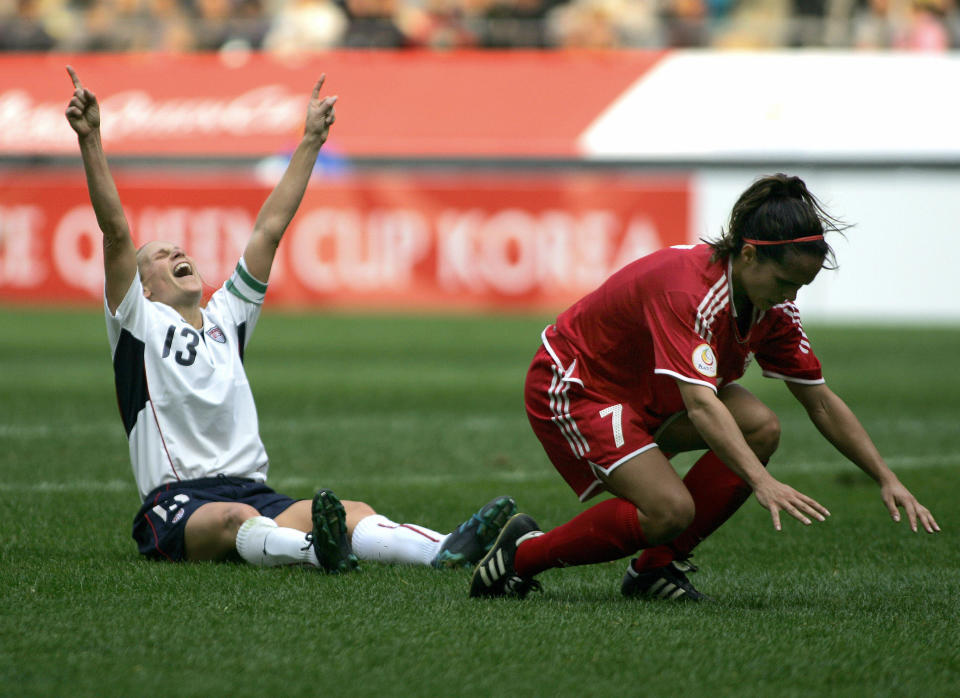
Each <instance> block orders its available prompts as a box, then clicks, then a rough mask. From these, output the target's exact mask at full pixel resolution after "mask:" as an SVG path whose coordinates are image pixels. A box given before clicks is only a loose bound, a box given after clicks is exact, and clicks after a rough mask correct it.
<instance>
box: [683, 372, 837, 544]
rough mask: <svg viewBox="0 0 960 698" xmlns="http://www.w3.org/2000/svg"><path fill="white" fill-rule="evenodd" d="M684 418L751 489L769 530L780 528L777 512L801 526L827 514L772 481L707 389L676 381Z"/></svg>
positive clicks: (730, 415)
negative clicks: (766, 515) (770, 522)
mask: <svg viewBox="0 0 960 698" xmlns="http://www.w3.org/2000/svg"><path fill="white" fill-rule="evenodd" d="M677 386H678V387H679V388H680V395H681V397H682V398H683V403H684V406H685V407H686V408H687V416H688V417H689V418H690V421H691V422H692V423H693V426H694V427H696V429H697V431H698V432H699V433H700V436H702V437H703V440H704V441H705V442H706V443H707V445H708V446H709V447H710V448H711V449H712V450H713V452H714V453H716V454H717V456H718V457H719V458H720V460H722V461H723V462H724V464H725V465H726V466H727V467H728V468H730V469H731V470H732V471H734V472H735V473H736V474H737V475H739V476H740V477H741V478H743V479H744V480H745V481H746V482H747V484H748V485H750V487H751V488H752V489H753V493H754V494H755V495H756V497H757V501H759V502H760V504H761V505H762V506H763V507H765V508H766V509H767V510H768V511H769V512H770V517H771V518H772V519H773V527H774V528H775V529H777V530H778V531H779V530H780V529H781V524H780V512H781V511H785V512H787V513H788V514H790V516H792V517H794V518H795V519H798V520H799V521H801V522H803V523H804V524H808V525H809V524H810V523H812V522H811V520H810V518H811V517H812V518H815V519H817V520H818V521H824V520H825V519H824V517H826V516H829V515H830V512H829V511H827V509H826V507H824V506H823V505H822V504H820V503H819V502H817V501H816V500H815V499H813V498H811V497H808V496H807V495H805V494H803V493H802V492H798V491H797V490H795V489H793V488H792V487H790V486H789V485H786V484H784V483H782V482H780V481H779V480H777V479H776V478H774V477H773V476H772V475H771V474H770V473H769V472H767V469H766V468H764V467H763V464H762V463H761V462H760V461H759V459H758V458H757V456H756V455H755V454H754V452H753V451H752V450H751V449H750V446H749V445H748V444H747V441H746V439H744V437H743V433H742V432H741V431H740V427H739V426H737V422H736V420H735V419H734V418H733V415H732V414H730V411H729V410H728V409H727V408H726V406H725V405H724V404H723V402H721V400H720V399H719V398H718V397H717V395H716V393H714V392H713V390H711V389H710V388H708V387H706V386H702V385H697V384H695V383H688V382H686V381H682V380H678V381H677Z"/></svg>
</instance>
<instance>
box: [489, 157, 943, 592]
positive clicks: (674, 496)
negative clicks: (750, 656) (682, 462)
mask: <svg viewBox="0 0 960 698" xmlns="http://www.w3.org/2000/svg"><path fill="white" fill-rule="evenodd" d="M838 227H839V225H838V222H837V221H836V220H835V219H834V218H832V217H831V216H830V215H828V214H827V213H826V212H825V211H824V210H823V208H822V207H821V206H820V204H819V202H818V201H817V200H816V199H815V198H814V197H813V195H812V194H811V193H810V192H809V191H808V189H807V187H806V185H805V184H804V182H803V181H802V180H800V179H799V178H797V177H789V176H786V175H783V174H778V175H773V176H769V177H764V178H762V179H759V180H757V181H756V182H755V183H754V184H753V185H752V186H750V187H749V188H748V189H747V190H746V191H745V192H744V193H743V194H742V195H741V196H740V198H739V200H738V201H737V203H736V205H735V206H734V208H733V211H732V213H731V217H730V224H729V228H728V230H727V231H726V232H725V233H724V234H723V235H722V236H721V238H720V239H719V240H716V241H713V242H710V243H709V244H701V245H679V246H676V247H671V248H669V249H664V250H660V251H658V252H655V253H653V254H651V255H648V256H646V257H643V258H641V259H638V260H636V261H634V262H633V263H631V264H629V265H627V266H626V267H624V268H623V269H621V270H620V271H618V272H617V273H615V274H614V275H613V276H611V277H610V278H609V279H608V280H607V281H606V282H605V283H604V284H603V285H601V286H600V287H599V288H598V289H597V290H596V291H594V292H592V293H590V294H589V295H587V296H585V297H584V298H582V299H581V300H580V301H578V302H577V303H575V304H574V305H573V306H572V307H570V308H569V309H568V310H566V311H565V312H563V313H562V314H561V315H560V316H559V317H558V318H557V321H556V323H555V324H553V325H551V326H549V327H547V328H546V329H545V330H544V331H543V334H542V346H541V347H540V349H539V351H538V352H537V354H536V356H535V358H534V360H533V363H532V365H531V366H530V370H529V373H528V375H527V382H526V390H525V398H526V407H527V414H528V416H529V418H530V423H531V425H532V426H533V430H534V432H535V433H536V435H537V437H538V438H539V439H540V441H541V443H542V444H543V447H544V449H545V450H546V452H547V454H548V455H549V457H550V460H551V461H552V462H553V464H554V466H555V467H556V468H557V470H558V471H559V472H560V474H561V475H562V476H563V478H564V479H565V480H566V481H567V484H569V485H570V487H571V488H572V489H573V491H574V492H576V494H577V495H578V497H579V498H580V500H581V501H586V500H587V499H589V498H591V497H592V496H594V495H596V494H599V493H600V492H608V493H610V494H612V495H613V497H612V498H609V499H606V500H604V501H602V502H600V503H599V504H596V505H595V506H593V507H591V508H590V509H587V510H586V511H584V512H583V513H581V514H580V515H578V516H576V517H575V518H573V519H572V520H570V521H568V522H567V523H565V524H563V525H561V526H558V527H557V528H555V529H553V530H551V531H548V532H546V533H543V532H541V531H540V530H539V528H538V526H537V524H536V523H535V522H534V520H533V519H532V518H530V517H529V516H527V515H526V514H518V515H516V516H515V517H513V519H511V521H510V522H509V523H508V524H507V526H506V527H504V530H503V531H502V532H501V534H500V537H499V539H498V541H497V542H496V543H495V545H494V547H493V548H492V549H491V550H490V552H489V553H488V555H487V556H486V557H485V558H484V559H483V560H482V561H481V563H480V564H479V565H478V566H477V569H476V570H475V572H474V575H473V580H472V585H471V592H470V593H471V596H503V595H515V596H524V595H525V594H526V593H527V592H528V591H529V589H530V588H531V587H535V586H538V583H537V582H536V581H535V580H534V579H533V577H534V575H536V574H538V573H539V572H542V571H544V570H547V569H550V568H553V567H564V566H569V565H585V564H590V563H596V562H605V561H609V560H615V559H617V558H621V557H624V556H627V555H632V554H633V553H635V552H637V551H638V550H643V553H642V554H641V555H640V557H638V558H636V559H634V560H632V561H631V563H630V564H629V566H628V568H627V573H626V575H625V577H624V579H623V584H622V592H623V593H624V594H625V595H627V596H638V595H643V596H656V597H664V598H685V599H692V600H699V599H701V598H703V595H702V594H700V593H699V592H698V591H697V590H696V589H695V588H694V587H693V586H692V585H691V584H690V581H689V579H688V578H687V576H686V574H685V573H686V572H689V571H692V570H693V569H695V568H693V566H692V565H690V564H689V563H688V562H686V560H687V558H688V557H689V555H690V553H691V551H692V550H693V548H694V547H695V546H696V545H697V544H698V543H699V542H700V541H702V540H703V539H704V538H706V537H707V536H709V535H710V534H711V533H712V532H713V531H715V530H716V529H717V527H718V526H720V525H721V524H723V522H724V521H726V520H727V519H728V518H730V516H731V515H733V513H734V512H735V511H736V510H737V509H738V508H739V507H740V505H741V504H743V502H744V501H746V499H747V498H748V497H749V495H750V493H751V492H753V493H754V494H755V495H756V497H757V501H758V502H760V504H761V505H762V506H764V507H765V508H766V509H768V510H769V512H770V515H771V517H772V519H773V526H774V528H776V529H777V530H780V527H781V521H780V513H781V512H786V513H787V514H789V515H790V516H793V517H794V518H796V519H799V520H800V521H801V522H803V523H804V524H810V523H812V521H813V520H818V521H823V520H824V519H825V517H826V516H829V512H828V511H827V509H826V507H824V506H823V505H821V504H820V503H819V502H817V501H816V500H814V499H812V498H811V497H809V496H807V495H805V494H803V493H802V492H798V491H797V490H795V489H793V488H792V487H790V486H789V485H786V484H784V483H782V482H780V481H779V480H777V479H776V478H774V477H773V476H772V475H770V474H769V473H768V472H767V470H766V469H765V467H764V466H765V465H766V463H767V462H768V460H769V459H770V457H771V456H772V455H773V453H774V451H776V449H777V445H778V442H779V438H780V425H779V422H778V420H777V417H776V415H775V414H774V413H773V412H772V411H771V410H770V409H769V408H768V407H767V406H766V405H764V404H763V403H762V402H760V400H758V399H757V398H756V397H755V396H754V395H752V394H751V393H750V392H749V391H747V390H746V389H745V388H743V387H742V386H740V385H738V384H737V383H736V382H735V381H736V380H737V379H738V378H740V377H741V376H742V375H743V374H744V371H745V370H746V367H747V366H748V365H749V364H750V363H751V361H753V360H754V359H756V361H757V363H758V364H759V365H760V368H761V369H762V370H763V374H764V375H765V376H768V377H771V378H779V379H781V380H783V381H784V382H785V383H786V385H787V387H788V388H789V389H790V391H791V392H792V393H793V395H794V397H796V398H797V400H798V401H799V402H800V403H801V404H802V405H803V406H804V408H805V409H806V410H807V414H808V415H809V416H810V419H811V420H812V421H813V423H814V424H815V425H816V427H817V429H819V431H820V432H821V433H822V434H823V435H824V436H825V437H826V438H827V439H828V440H829V441H830V442H831V443H832V444H833V445H834V446H835V447H836V448H837V449H838V450H839V451H840V452H841V453H842V454H843V455H844V456H846V457H847V458H849V459H850V460H852V461H853V462H854V463H855V464H856V465H857V466H859V467H860V468H861V469H863V470H864V471H865V472H866V473H867V474H868V475H870V476H871V477H872V478H873V479H874V480H876V482H877V483H878V484H879V486H880V495H881V498H882V499H883V502H884V504H885V505H886V507H887V509H888V510H889V512H890V516H891V517H892V518H893V520H894V521H899V519H900V512H899V509H901V508H902V509H903V510H904V511H905V512H906V514H907V518H908V520H909V522H910V526H911V528H912V529H913V530H914V531H916V530H917V527H918V525H919V526H922V527H923V528H924V529H925V530H926V531H927V532H930V533H933V532H934V531H939V530H940V529H939V527H938V525H937V522H936V521H935V520H934V518H933V516H932V514H931V513H930V512H929V511H928V510H927V509H926V508H925V507H924V506H922V505H921V504H920V503H919V502H918V501H917V499H916V498H915V497H914V496H913V495H912V494H911V493H910V491H909V490H907V488H906V487H904V486H903V485H902V484H901V483H900V481H899V480H898V479H897V477H896V476H895V475H894V474H893V472H891V471H890V469H889V468H888V467H887V466H886V464H885V463H884V461H883V459H882V457H881V456H880V454H879V453H878V451H877V449H876V447H875V446H874V444H873V442H872V441H871V440H870V437H869V436H868V435H867V433H866V431H865V430H864V429H863V427H862V426H861V425H860V422H859V421H858V420H857V418H856V417H855V416H854V414H853V413H852V412H851V411H850V409H849V408H848V407H847V405H846V404H845V403H844V402H843V401H842V400H841V399H840V398H839V397H837V395H835V394H834V393H833V391H831V390H830V388H828V387H827V385H826V383H825V382H824V379H823V376H822V373H821V370H820V362H819V361H818V360H817V357H816V356H815V355H814V353H813V350H812V349H811V346H810V342H809V341H808V340H807V336H806V334H804V331H803V327H802V326H801V324H800V316H799V313H798V311H797V307H796V306H795V305H794V303H793V301H794V300H795V299H796V296H797V292H798V291H799V290H800V288H801V287H802V286H805V285H807V284H809V283H811V282H812V281H813V280H814V279H815V278H816V276H817V273H818V272H819V271H820V269H821V268H823V266H824V264H825V263H826V262H827V261H828V260H830V259H831V258H832V250H831V249H830V247H829V245H828V244H827V243H826V241H825V240H824V233H825V232H829V231H836V230H837V229H838ZM699 449H707V452H706V454H705V455H704V456H703V457H701V458H700V459H699V460H698V461H697V462H696V464H695V465H694V466H693V467H692V468H691V470H690V471H689V472H688V474H687V475H686V477H684V478H683V479H682V480H681V479H680V477H679V476H678V475H677V473H676V472H675V471H674V469H673V468H672V467H671V465H670V462H669V460H668V458H669V457H670V454H674V453H678V452H681V451H691V450H699Z"/></svg>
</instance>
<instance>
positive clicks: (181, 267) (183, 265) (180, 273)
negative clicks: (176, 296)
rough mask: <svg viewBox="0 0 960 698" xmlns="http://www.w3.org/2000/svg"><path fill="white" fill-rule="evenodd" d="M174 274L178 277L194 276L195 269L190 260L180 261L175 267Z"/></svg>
mask: <svg viewBox="0 0 960 698" xmlns="http://www.w3.org/2000/svg"><path fill="white" fill-rule="evenodd" d="M173 275H174V276H175V277H176V278H178V279H182V278H183V277H184V276H192V275H193V269H192V268H191V266H190V263H189V262H180V264H178V265H177V266H175V267H174V268H173Z"/></svg>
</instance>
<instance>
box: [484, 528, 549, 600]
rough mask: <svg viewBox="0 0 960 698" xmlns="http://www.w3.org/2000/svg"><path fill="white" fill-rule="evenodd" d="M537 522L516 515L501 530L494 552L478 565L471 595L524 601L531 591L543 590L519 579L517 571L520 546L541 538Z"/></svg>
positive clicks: (522, 578)
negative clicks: (516, 565) (512, 598)
mask: <svg viewBox="0 0 960 698" xmlns="http://www.w3.org/2000/svg"><path fill="white" fill-rule="evenodd" d="M541 535H543V532H542V531H541V530H540V527H539V526H538V525H537V522H536V521H534V520H533V519H532V518H530V517H529V516H527V515H526V514H516V515H515V516H513V517H512V518H511V519H510V520H509V521H507V524H506V526H504V527H503V530H502V531H500V535H499V536H498V537H497V540H496V541H495V542H494V544H493V547H491V548H490V552H489V553H487V554H486V556H485V557H484V558H483V559H482V560H481V561H480V562H479V563H477V568H476V569H475V570H474V571H473V578H472V579H471V580H470V596H471V597H473V598H477V597H494V596H515V597H517V598H521V599H522V598H524V597H525V596H526V595H527V594H528V593H529V592H530V590H531V589H535V590H537V591H540V590H541V589H542V587H541V586H540V582H538V581H536V580H535V579H532V578H530V579H528V578H525V577H521V576H519V575H518V574H517V573H516V571H515V570H514V569H513V558H514V556H515V555H516V553H517V546H519V545H520V544H521V543H522V542H523V541H525V540H527V539H529V538H533V537H535V536H541Z"/></svg>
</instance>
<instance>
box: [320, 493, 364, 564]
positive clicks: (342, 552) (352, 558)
mask: <svg viewBox="0 0 960 698" xmlns="http://www.w3.org/2000/svg"><path fill="white" fill-rule="evenodd" d="M312 514H313V532H312V533H311V534H309V535H310V543H311V544H312V545H313V553H314V555H316V556H317V562H318V563H320V568H321V569H323V571H324V572H327V573H328V574H337V573H339V572H350V571H351V570H354V569H356V568H357V556H356V555H354V554H353V552H352V550H351V549H350V543H349V542H348V541H347V515H346V512H345V511H344V510H343V504H341V503H340V500H339V499H337V495H335V494H334V493H333V492H332V491H331V490H320V491H319V492H317V494H316V496H315V497H314V498H313V509H312Z"/></svg>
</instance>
